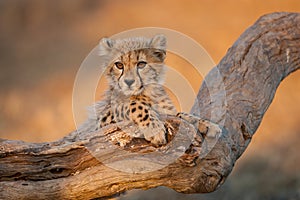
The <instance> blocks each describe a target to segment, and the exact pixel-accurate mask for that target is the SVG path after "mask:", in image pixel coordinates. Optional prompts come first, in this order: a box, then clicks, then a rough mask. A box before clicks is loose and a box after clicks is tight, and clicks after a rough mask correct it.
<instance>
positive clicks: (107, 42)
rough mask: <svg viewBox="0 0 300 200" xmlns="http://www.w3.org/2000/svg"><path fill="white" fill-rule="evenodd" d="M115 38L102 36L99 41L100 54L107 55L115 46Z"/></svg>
mask: <svg viewBox="0 0 300 200" xmlns="http://www.w3.org/2000/svg"><path fill="white" fill-rule="evenodd" d="M114 44H115V40H113V39H110V38H102V39H101V40H100V42H99V55H100V56H102V55H107V54H108V53H109V52H110V51H111V49H112V48H113V47H114Z"/></svg>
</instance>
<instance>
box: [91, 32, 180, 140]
mask: <svg viewBox="0 0 300 200" xmlns="http://www.w3.org/2000/svg"><path fill="white" fill-rule="evenodd" d="M99 54H100V56H102V57H105V61H106V78H107V80H108V83H109V90H108V91H107V92H106V94H105V98H104V100H103V101H101V102H97V103H96V104H95V106H94V109H93V110H94V116H95V118H96V121H97V124H98V125H97V126H98V127H99V128H101V127H103V126H106V125H108V124H111V123H117V122H123V121H131V122H134V123H135V124H136V125H137V126H138V127H139V130H140V135H135V136H134V137H143V138H145V139H146V140H148V141H150V142H151V143H153V144H155V145H161V144H165V143H166V142H167V139H166V131H165V127H164V124H163V122H162V121H161V119H160V116H161V115H162V114H169V115H176V109H175V107H174V106H173V104H172V101H171V100H170V98H169V96H168V95H167V93H166V91H165V90H164V88H163V85H162V83H163V78H164V59H165V56H166V38H165V37H164V36H162V35H156V36H154V37H153V38H141V37H139V38H129V39H121V40H112V39H109V38H104V39H102V40H101V42H100V45H99Z"/></svg>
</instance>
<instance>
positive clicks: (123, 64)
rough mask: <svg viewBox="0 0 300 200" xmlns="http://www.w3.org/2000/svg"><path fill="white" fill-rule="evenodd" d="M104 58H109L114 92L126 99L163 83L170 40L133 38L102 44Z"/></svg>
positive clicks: (110, 78)
mask: <svg viewBox="0 0 300 200" xmlns="http://www.w3.org/2000/svg"><path fill="white" fill-rule="evenodd" d="M99 48H100V55H101V56H107V57H106V59H107V65H108V67H107V69H106V70H107V71H106V75H107V79H108V81H109V85H110V89H111V90H114V92H119V93H122V94H123V95H125V96H131V95H139V94H140V93H141V92H142V91H143V90H145V89H146V88H147V87H148V86H150V85H151V84H161V82H162V79H163V74H164V73H163V71H164V59H165V55H166V38H165V37H164V36H163V35H156V36H154V37H153V38H151V39H149V38H141V37H139V38H129V39H122V40H113V39H108V38H103V39H102V40H101V41H100V45H99Z"/></svg>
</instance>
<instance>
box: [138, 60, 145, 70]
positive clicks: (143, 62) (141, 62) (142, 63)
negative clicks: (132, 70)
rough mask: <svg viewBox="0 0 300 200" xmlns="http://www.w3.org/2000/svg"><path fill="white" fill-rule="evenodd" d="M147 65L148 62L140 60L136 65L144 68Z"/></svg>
mask: <svg viewBox="0 0 300 200" xmlns="http://www.w3.org/2000/svg"><path fill="white" fill-rule="evenodd" d="M146 65H147V63H146V62H145V61H140V62H138V63H137V65H136V66H137V67H138V68H139V69H143V68H144V67H146Z"/></svg>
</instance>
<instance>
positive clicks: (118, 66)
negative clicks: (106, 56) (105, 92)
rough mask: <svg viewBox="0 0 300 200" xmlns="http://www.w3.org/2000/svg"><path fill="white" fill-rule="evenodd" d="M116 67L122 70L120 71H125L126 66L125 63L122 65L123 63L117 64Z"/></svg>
mask: <svg viewBox="0 0 300 200" xmlns="http://www.w3.org/2000/svg"><path fill="white" fill-rule="evenodd" d="M115 66H116V67H117V68H118V69H120V70H123V69H124V65H123V63H121V62H115Z"/></svg>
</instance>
